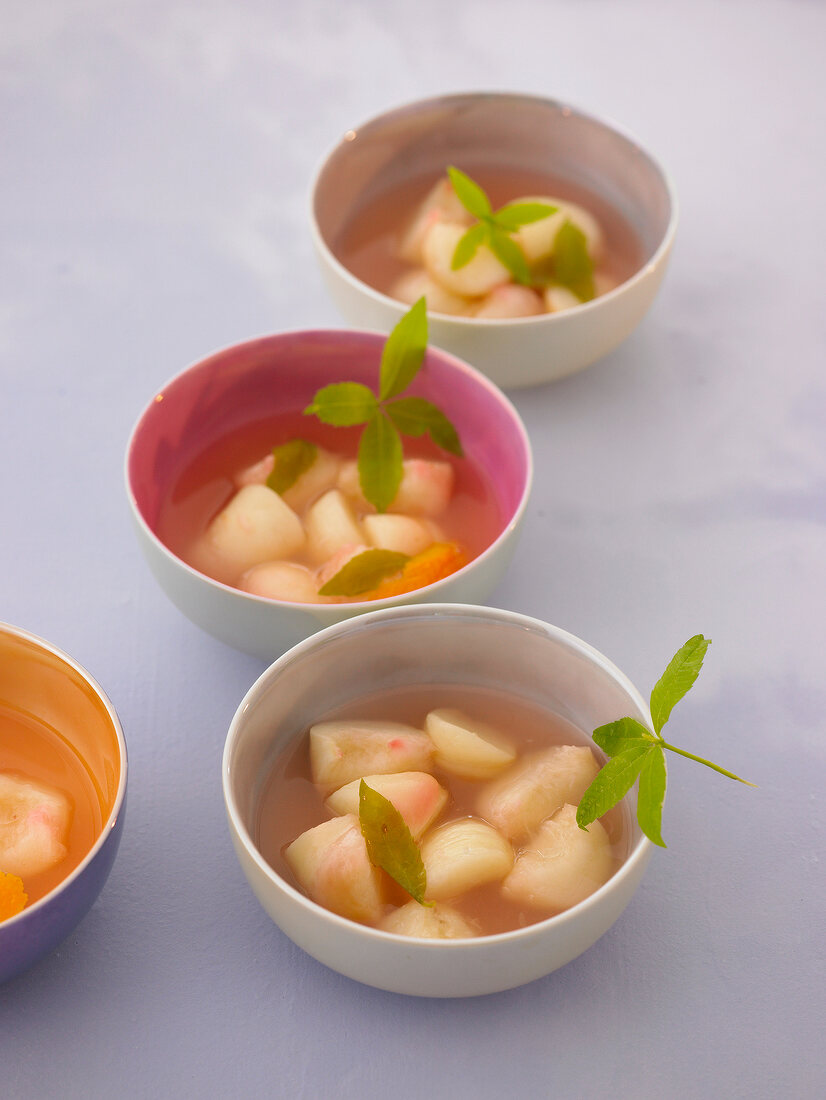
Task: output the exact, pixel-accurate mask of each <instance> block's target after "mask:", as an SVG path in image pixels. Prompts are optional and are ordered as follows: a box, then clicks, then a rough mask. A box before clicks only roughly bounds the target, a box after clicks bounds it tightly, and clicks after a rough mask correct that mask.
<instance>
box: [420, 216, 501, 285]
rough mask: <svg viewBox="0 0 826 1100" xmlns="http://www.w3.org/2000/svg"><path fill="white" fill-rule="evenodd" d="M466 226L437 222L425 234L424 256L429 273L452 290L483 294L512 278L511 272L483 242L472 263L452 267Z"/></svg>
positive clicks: (440, 283)
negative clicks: (455, 267) (454, 255)
mask: <svg viewBox="0 0 826 1100" xmlns="http://www.w3.org/2000/svg"><path fill="white" fill-rule="evenodd" d="M464 233H465V228H464V227H463V226H461V225H452V224H450V223H448V222H437V223H436V224H435V225H432V226H431V227H430V228H429V229H428V231H427V233H426V234H425V237H424V241H423V242H422V259H423V261H424V266H425V270H426V271H427V273H428V275H429V276H430V277H431V278H432V279H434V280H435V281H436V282H437V283H439V285H440V286H443V287H444V288H445V290H448V291H450V293H451V294H458V295H461V296H463V297H466V298H481V297H482V296H483V295H484V294H488V293H489V292H490V291H491V290H493V288H494V287H495V286H499V285H500V284H501V283H509V282H510V281H511V273H510V271H508V269H507V268H506V267H505V265H504V264H503V263H502V261H501V260H499V259H497V257H496V256H494V254H493V252H491V250H490V248H489V247H488V246H487V245H486V244H482V245H480V246H479V247H478V248H477V249H476V252H475V254H474V256H473V259H472V260H470V262H469V263H466V264H465V265H464V267H460V268H457V269H455V270H454V269H453V267H452V266H451V264H452V262H453V254H454V253H455V251H456V246H457V245H458V243H459V241H460V240H461V239H462V237H463V236H464Z"/></svg>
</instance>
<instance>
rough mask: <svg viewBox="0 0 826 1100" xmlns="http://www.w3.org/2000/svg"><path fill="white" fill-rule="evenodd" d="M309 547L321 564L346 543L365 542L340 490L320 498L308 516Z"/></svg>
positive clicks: (348, 544) (330, 491)
mask: <svg viewBox="0 0 826 1100" xmlns="http://www.w3.org/2000/svg"><path fill="white" fill-rule="evenodd" d="M305 524H306V527H307V550H308V551H309V554H310V557H311V558H312V559H313V561H314V562H317V563H319V564H321V562H325V561H327V560H328V559H329V558H331V557H332V556H333V554H335V553H336V552H337V551H339V550H341V549H342V548H343V547H345V546H352V545H359V544H362V543H364V541H365V540H364V535H363V534H362V530H361V527H360V525H359V522H358V520H357V519H356V516H355V513H354V512H353V509H352V508H351V506H350V504H349V503H348V502H347V500H346V499H345V498H344V496H343V494H342V493H341V492H339V490H338V489H330V490H329V491H328V492H326V493H325V494H324V495H323V496H321V497H319V498H318V500H317V501H316V502H315V504H313V505H312V507H311V508H310V509H309V510H308V512H307V515H306V516H305Z"/></svg>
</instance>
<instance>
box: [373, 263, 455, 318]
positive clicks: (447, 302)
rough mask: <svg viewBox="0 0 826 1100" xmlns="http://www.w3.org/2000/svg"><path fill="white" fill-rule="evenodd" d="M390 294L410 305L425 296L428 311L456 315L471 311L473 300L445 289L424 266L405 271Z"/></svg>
mask: <svg viewBox="0 0 826 1100" xmlns="http://www.w3.org/2000/svg"><path fill="white" fill-rule="evenodd" d="M390 296H391V298H398V300H399V301H400V302H404V303H405V304H406V305H409V306H412V305H413V303H414V302H418V300H419V298H422V297H423V298H424V300H425V302H426V304H427V311H428V313H449V314H452V315H454V316H462V315H463V314H466V313H469V312H470V306H471V302H472V299H470V298H463V297H462V296H461V295H460V294H451V292H450V291H449V290H445V288H444V287H443V286H440V285H439V284H438V283H437V282H436V280H435V279H431V278H430V276H429V275H428V273H427V272H426V271H425V270H424V269H423V268H416V269H415V270H414V271H407V272H405V274H404V275H402V276H401V277H400V278H399V279H398V280H397V281H396V282H395V283H394V285H393V289H392V290H391V291H390Z"/></svg>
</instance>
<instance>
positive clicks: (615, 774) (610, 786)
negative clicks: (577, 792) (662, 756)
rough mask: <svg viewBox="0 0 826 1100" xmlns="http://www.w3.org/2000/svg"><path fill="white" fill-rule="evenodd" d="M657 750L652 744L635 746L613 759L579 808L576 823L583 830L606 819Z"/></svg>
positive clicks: (602, 771) (599, 775) (597, 778)
mask: <svg viewBox="0 0 826 1100" xmlns="http://www.w3.org/2000/svg"><path fill="white" fill-rule="evenodd" d="M653 748H655V746H654V745H652V744H651V742H650V741H648V742H640V743H639V744H636V745H632V746H630V747H629V748H627V749H625V750H624V751H623V752H621V753H619V755H618V756H615V757H613V758H612V759H611V760H609V761H608V763H607V764H606V765H605V766H604V767H603V768H602V769H601V770H600V771H599V772H598V773H597V775H596V778H595V779H594V781H593V783H592V784H591V786H590V787H589V788H588V790H587V791H586V792H585V794H584V795H583V796H582V798H581V799H580V803H579V806H578V807H577V811H576V823H577V825H579V827H580V829H584V828H585V827H586V825H590V824H591V822H592V821H596V819H597V818H598V817H602V815H603V814H606V813H607V812H608V811H609V810H610V809H611V807H612V806H616V804H617V803H618V802H620V801H621V800H622V799H623V798H625V796H626V795H627V794H628V792H629V791H630V790H631V787H632V786H633V785H634V780H635V779H636V778H637V776H638V775H639V774H640V769H641V768H642V765H643V761H644V760H645V757H646V756H647V755H648V753H649V752H651V750H652V749H653Z"/></svg>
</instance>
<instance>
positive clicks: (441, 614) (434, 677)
mask: <svg viewBox="0 0 826 1100" xmlns="http://www.w3.org/2000/svg"><path fill="white" fill-rule="evenodd" d="M417 683H420V684H433V683H462V684H468V685H482V686H484V687H486V688H491V689H494V690H496V689H500V690H502V691H505V692H509V693H516V694H517V695H520V696H522V697H523V698H525V699H526V700H528V701H530V702H532V703H534V704H538V705H540V706H542V707H544V708H546V709H550V710H552V711H555V712H556V713H559V714H561V715H563V716H564V717H565V718H567V719H568V720H569V721H571V722H573V723H574V724H575V725H577V726H578V727H580V728H581V729H584V730H591V729H594V728H595V727H596V726H598V725H601V724H602V723H605V722H608V721H611V720H613V719H615V718H619V717H622V716H624V715H631V716H633V717H636V718H638V719H639V720H640V721H642V722H645V723H646V724H650V716H649V714H648V710H647V707H646V705H645V703H644V701H643V699H642V698H641V697H640V695H639V693H638V692H637V691H636V689H635V688H634V687H633V685H632V684H631V683H630V682H629V681H628V680H627V679H626V677H625V676H623V674H622V673H621V672H620V671H619V670H618V669H617V668H616V667H615V666H614V665H613V664H611V662H610V661H609V660H607V658H605V657H603V656H602V655H601V654H600V653H598V652H597V651H596V650H595V649H592V648H591V647H590V646H589V645H587V644H586V643H585V642H582V641H580V640H579V639H578V638H575V637H574V636H573V635H571V634H567V633H566V632H565V631H563V630H559V629H558V628H556V627H553V626H549V625H547V624H546V623H542V622H539V621H538V620H536V619H531V618H528V617H526V616H524V615H517V614H515V613H513V612H510V611H500V610H496V609H492V608H471V607H462V606H459V605H444V604H427V605H423V606H420V607H406V608H396V609H392V610H386V611H379V612H375V613H373V614H368V615H364V616H362V617H360V618H359V619H355V620H352V621H350V622H347V623H341V624H339V625H337V626H334V627H331V628H329V629H327V630H324V631H322V632H321V633H319V634H316V635H315V636H314V637H313V638H309V639H308V640H307V641H305V642H302V643H301V644H300V645H298V646H296V647H295V648H294V649H292V650H291V651H290V652H289V653H286V654H284V656H283V657H281V658H280V659H279V660H278V661H276V662H275V663H274V664H272V665H271V666H270V667H269V668H268V669H267V671H266V672H264V674H263V675H262V676H261V677H260V678H259V679H258V681H257V682H256V683H255V684H254V685H253V686H252V688H251V689H250V691H249V692H248V693H247V695H246V697H245V698H244V700H243V701H242V703H241V704H240V706H239V708H238V710H237V711H236V714H235V717H234V718H233V720H232V724H231V725H230V728H229V733H228V736H227V741H226V746H225V748H224V759H223V791H224V802H225V805H226V810H227V816H228V819H229V828H230V833H231V836H232V841H233V844H234V847H235V851H236V853H237V855H238V858H239V860H240V862H241V866H242V868H243V870H244V874H245V875H246V877H247V879H248V881H249V883H250V885H251V887H252V889H253V891H254V892H255V894H256V896H257V898H258V900H259V901H260V902H261V904H262V905H263V907H264V909H265V910H266V911H267V913H269V915H270V916H271V917H272V919H273V920H274V921H275V923H276V924H277V925H278V926H279V927H280V928H281V929H282V930H283V931H284V932H285V933H286V934H287V935H288V936H289V937H290V938H291V939H292V940H293V941H294V942H295V943H297V944H298V946H299V947H302V948H303V949H304V950H305V951H307V952H308V953H309V954H310V955H312V956H313V957H314V958H316V959H318V960H319V961H320V962H323V963H325V964H326V965H327V966H329V967H332V968H333V969H334V970H337V971H339V972H340V973H342V974H345V975H347V976H348V977H350V978H354V979H356V980H357V981H361V982H364V983H366V984H367V985H373V986H376V987H378V988H380V989H387V990H391V991H392V992H396V993H408V994H413V995H418V996H426V997H466V996H472V995H476V994H482V993H493V992H496V991H499V990H503V989H509V988H512V987H514V986H517V985H522V984H524V983H525V982H529V981H532V980H533V979H535V978H539V977H542V976H543V975H545V974H549V973H550V972H551V971H553V970H556V969H557V968H558V967H560V966H563V965H564V964H565V963H567V962H570V961H571V960H572V959H574V958H576V957H577V955H580V954H581V953H582V952H583V951H585V950H586V949H587V948H588V947H590V946H591V945H592V944H593V943H594V942H595V941H596V940H597V939H598V938H599V937H600V936H601V935H602V934H603V933H604V932H605V931H607V929H608V928H610V926H611V925H612V924H613V923H614V921H615V920H616V919H617V917H619V915H620V914H621V913H622V911H623V909H624V908H625V906H626V905H627V904H628V902H629V900H630V899H631V896H632V895H633V893H634V891H635V890H636V888H637V886H638V885H639V882H640V880H641V878H642V875H643V872H644V870H645V867H646V865H647V863H648V859H649V857H650V854H651V844H650V842H649V841H648V840H646V838H645V837H644V836H643V835H642V834H641V832H640V831H639V828H638V826H637V825H636V822H633V823H632V824H629V828H630V832H631V841H630V851H629V855H628V857H627V859H626V860H625V862H624V863H623V865H622V866H621V867H620V869H619V870H618V871H617V873H616V874H615V875H614V876H613V877H612V878H611V879H609V880H608V882H606V883H605V885H604V886H602V887H601V888H600V889H599V890H597V891H596V893H594V894H592V895H591V897H589V898H587V899H586V900H585V901H584V902H581V903H580V904H579V905H576V906H574V907H573V908H572V909H569V910H567V911H566V912H565V913H562V914H560V915H559V916H557V917H553V918H551V919H550V920H545V921H542V922H540V923H538V924H533V925H530V926H529V927H526V928H522V929H519V930H517V931H514V932H506V933H501V934H498V935H494V936H484V937H479V938H478V939H464V940H453V941H447V940H444V941H435V940H418V939H410V938H407V937H403V936H398V935H394V934H392V933H389V932H383V931H379V930H377V929H373V928H368V927H366V926H364V925H360V924H356V923H354V922H352V921H349V920H346V919H344V918H342V917H339V916H337V915H336V914H334V913H331V912H329V911H328V910H326V909H323V908H321V907H320V906H318V905H316V904H315V903H314V902H312V901H310V900H309V899H308V898H307V897H305V896H304V895H303V894H302V893H300V892H299V891H298V890H296V889H295V888H294V887H293V886H291V885H290V884H289V883H288V882H286V881H285V880H284V879H283V878H281V877H280V876H279V875H278V874H277V873H276V872H275V871H274V870H273V869H272V868H271V867H270V866H269V864H268V863H267V862H266V861H265V860H264V859H263V857H262V856H261V854H260V852H259V851H258V849H257V847H256V844H255V840H254V837H255V819H256V813H257V807H258V798H259V794H260V789H261V784H262V781H263V779H264V778H265V777H266V775H267V774H268V771H269V767H270V765H271V762H272V760H273V758H274V756H275V755H277V754H278V753H279V752H280V751H281V750H283V749H284V748H285V747H286V746H287V745H288V744H289V743H290V742H291V741H292V740H293V739H294V738H295V737H297V736H299V735H301V734H302V733H303V732H304V731H305V730H306V729H307V727H308V726H309V725H310V724H311V723H312V722H313V721H314V720H316V719H317V718H318V717H319V716H320V715H322V714H324V713H325V712H327V711H329V710H330V709H331V708H335V707H338V706H341V705H343V704H345V703H349V702H352V701H353V700H357V699H358V698H359V697H361V696H363V695H366V694H374V693H378V692H382V691H387V690H389V689H392V688H394V687H409V686H410V685H413V684H417ZM319 685H323V691H320V690H319Z"/></svg>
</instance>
